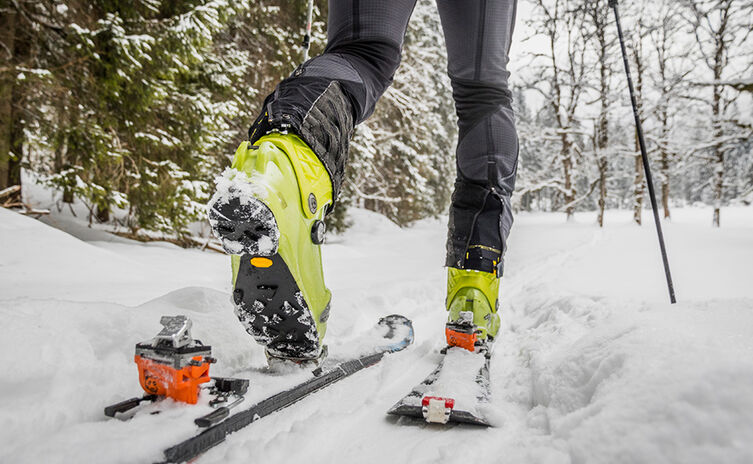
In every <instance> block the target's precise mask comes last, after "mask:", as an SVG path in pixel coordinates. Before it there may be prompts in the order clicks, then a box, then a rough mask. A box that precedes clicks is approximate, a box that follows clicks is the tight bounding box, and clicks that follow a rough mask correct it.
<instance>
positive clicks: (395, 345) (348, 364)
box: [162, 314, 413, 463]
mask: <svg viewBox="0 0 753 464" xmlns="http://www.w3.org/2000/svg"><path fill="white" fill-rule="evenodd" d="M378 326H380V327H383V328H385V329H386V331H385V334H384V336H383V340H384V341H386V342H387V343H386V344H384V345H379V346H377V347H376V348H375V349H374V350H372V351H371V353H369V354H365V355H363V356H358V357H354V358H353V359H349V360H344V361H341V362H339V363H337V364H336V365H334V366H333V367H329V368H325V369H321V368H319V369H316V370H315V371H314V372H313V375H314V377H313V378H311V379H309V380H307V381H305V382H303V383H300V384H298V385H296V386H294V387H292V388H289V389H287V390H285V391H282V392H280V393H277V394H275V395H273V396H270V397H268V398H266V399H264V400H261V401H259V402H258V403H256V404H254V405H252V406H250V407H249V408H247V409H244V410H242V411H240V412H236V413H235V414H232V415H230V416H229V417H227V418H226V419H224V420H223V421H222V422H220V423H218V424H215V425H212V426H211V427H208V428H206V429H204V430H203V431H202V432H200V433H198V434H197V435H194V436H193V437H191V438H189V439H187V440H184V441H183V442H181V443H178V444H177V445H175V446H171V447H170V448H167V449H166V450H165V451H164V458H165V459H164V461H162V462H164V463H180V462H185V461H188V460H190V459H193V458H195V457H197V456H199V455H200V454H202V453H204V452H206V451H207V450H209V449H210V448H212V447H214V446H216V445H218V444H220V443H222V442H223V441H224V440H225V437H226V436H227V435H229V434H231V433H233V432H236V431H238V430H240V429H242V428H244V427H246V426H248V425H249V424H251V423H253V422H256V421H258V420H259V419H261V418H263V417H265V416H268V415H270V414H272V413H274V412H276V411H279V410H281V409H284V408H286V407H288V406H290V405H292V404H294V403H296V402H298V401H300V400H301V399H303V398H305V397H306V396H308V395H310V394H312V393H314V392H317V391H319V390H321V389H323V388H325V387H328V386H329V385H332V384H334V383H336V382H337V381H339V380H342V379H344V378H346V377H349V376H351V375H353V374H354V373H356V372H358V371H360V370H362V369H364V368H367V367H370V366H373V365H375V364H377V363H378V362H379V361H381V360H382V358H383V357H384V355H385V354H387V353H393V352H397V351H401V350H403V349H405V348H406V347H407V346H408V345H410V344H411V343H412V342H413V325H412V323H411V321H410V320H409V319H407V318H405V317H403V316H400V315H396V314H393V315H391V316H386V317H384V318H382V319H380V320H379V323H378Z"/></svg>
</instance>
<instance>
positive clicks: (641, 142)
mask: <svg viewBox="0 0 753 464" xmlns="http://www.w3.org/2000/svg"><path fill="white" fill-rule="evenodd" d="M609 6H610V7H611V8H612V10H614V20H615V23H616V24H617V35H618V36H619V37H620V48H621V49H622V62H623V63H624V64H625V75H626V76H627V82H628V89H630V102H631V103H632V105H633V116H634V117H635V130H636V131H637V132H638V144H639V145H640V147H641V158H643V170H644V171H645V172H646V184H648V195H649V197H650V198H651V208H652V209H653V210H654V224H656V234H657V235H658V236H659V247H660V248H661V257H662V260H663V261H664V274H665V275H666V276H667V289H668V290H669V301H671V302H672V303H673V304H674V303H675V302H676V301H677V300H675V287H674V285H673V284H672V273H671V272H670V271H669V259H668V258H667V248H666V247H665V246H664V234H663V233H662V230H661V222H659V209H658V207H657V206H656V194H655V193H654V181H653V179H652V178H651V168H650V167H649V165H648V155H647V154H646V141H645V140H644V139H643V126H642V125H641V118H640V115H639V114H638V102H637V101H636V99H635V90H634V89H633V80H632V79H631V78H630V66H629V64H628V58H627V51H626V50H625V39H624V38H623V37H622V26H621V25H620V13H619V12H618V11H617V0H609Z"/></svg>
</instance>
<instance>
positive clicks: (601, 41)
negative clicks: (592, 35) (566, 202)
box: [589, 4, 611, 227]
mask: <svg viewBox="0 0 753 464" xmlns="http://www.w3.org/2000/svg"><path fill="white" fill-rule="evenodd" d="M589 12H590V15H591V18H592V19H593V22H594V26H595V28H596V39H597V41H598V46H599V49H598V51H597V53H598V56H599V100H600V102H601V108H600V111H599V119H598V121H597V124H596V136H595V142H596V143H595V145H596V152H597V153H598V154H597V157H596V164H597V167H598V170H599V215H598V222H599V227H604V210H605V209H606V205H607V170H608V168H609V163H608V160H607V156H606V154H605V151H606V149H607V146H608V145H609V132H608V131H609V77H610V75H611V68H610V66H609V63H608V62H607V59H608V54H609V53H608V50H607V37H606V25H607V16H606V15H607V14H608V9H607V8H606V5H601V4H599V5H598V7H596V8H590V9H589Z"/></svg>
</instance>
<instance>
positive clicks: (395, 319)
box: [379, 314, 414, 352]
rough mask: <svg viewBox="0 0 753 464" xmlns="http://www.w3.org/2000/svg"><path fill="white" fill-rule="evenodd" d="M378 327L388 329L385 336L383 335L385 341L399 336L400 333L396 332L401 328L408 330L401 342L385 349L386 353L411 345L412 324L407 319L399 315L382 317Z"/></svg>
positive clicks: (412, 335) (412, 336)
mask: <svg viewBox="0 0 753 464" xmlns="http://www.w3.org/2000/svg"><path fill="white" fill-rule="evenodd" d="M379 325H381V326H384V327H387V328H388V331H387V335H385V338H387V339H392V338H395V337H396V336H398V335H400V334H401V333H402V332H398V330H400V329H401V328H405V327H407V329H408V333H407V334H406V335H405V336H404V337H403V338H402V339H401V340H399V341H397V342H395V343H393V344H391V345H389V346H388V347H386V348H385V349H386V351H391V352H395V351H400V350H402V349H404V348H406V347H407V346H408V345H410V344H411V343H413V338H414V333H413V322H412V321H411V320H410V319H408V318H407V317H405V316H403V315H400V314H390V315H389V316H384V317H383V318H381V319H379ZM403 330H404V329H403Z"/></svg>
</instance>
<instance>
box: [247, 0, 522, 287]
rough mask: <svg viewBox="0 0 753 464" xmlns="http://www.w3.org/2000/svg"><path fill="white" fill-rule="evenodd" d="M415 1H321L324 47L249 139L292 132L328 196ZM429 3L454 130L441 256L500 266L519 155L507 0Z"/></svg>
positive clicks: (392, 65)
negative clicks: (320, 170)
mask: <svg viewBox="0 0 753 464" xmlns="http://www.w3.org/2000/svg"><path fill="white" fill-rule="evenodd" d="M415 3H416V0H329V17H328V43H327V47H326V49H325V51H324V53H323V54H322V55H320V56H317V57H314V58H312V59H310V60H309V61H307V62H306V63H304V64H302V65H301V66H299V67H298V68H297V69H296V70H295V71H294V72H293V74H291V75H290V77H288V78H287V79H285V80H284V81H282V82H281V83H280V84H279V85H278V86H277V88H276V89H275V91H274V92H273V93H272V94H270V95H269V96H268V97H267V99H266V101H265V104H264V108H263V111H262V114H261V115H260V116H259V118H257V120H256V121H255V123H254V125H253V126H252V127H251V129H250V130H249V135H250V139H251V141H252V142H253V141H255V140H257V139H258V138H260V137H261V136H263V135H264V134H265V133H267V132H268V131H269V130H272V129H278V130H290V131H293V132H294V133H296V134H298V135H299V136H300V137H301V138H302V139H303V140H304V141H305V142H306V143H307V144H308V145H309V146H310V147H311V148H312V150H313V151H314V152H315V153H316V154H317V156H318V157H319V158H320V159H321V160H322V162H323V164H324V165H325V167H326V168H327V170H328V172H329V174H330V177H331V179H332V183H333V186H334V191H335V196H337V194H338V193H339V190H340V186H341V184H342V180H343V173H344V169H345V163H346V161H347V154H348V141H349V139H350V137H351V136H352V133H353V129H354V126H355V125H356V124H358V123H360V122H362V121H364V120H365V119H366V118H368V117H369V116H370V115H371V114H372V112H373V111H374V106H375V105H376V102H377V100H378V99H379V98H380V97H381V95H382V94H383V93H384V91H385V90H386V89H387V87H388V86H389V85H390V84H391V83H392V79H393V76H394V74H395V71H396V70H397V67H398V65H399V63H400V53H401V48H402V45H403V37H404V35H405V30H406V28H407V25H408V20H409V19H410V16H411V13H412V11H413V8H414V6H415ZM437 6H438V9H439V14H440V17H441V20H442V28H443V30H444V35H445V42H446V44H447V54H448V70H447V71H448V73H449V76H450V80H451V82H452V91H453V97H454V99H455V108H456V112H457V116H458V129H459V137H458V146H457V150H456V157H457V178H456V181H455V191H454V193H453V195H452V203H451V206H450V219H449V231H448V237H447V260H446V265H447V266H452V267H457V268H466V269H477V270H482V271H486V272H497V273H498V274H501V271H502V256H503V254H504V250H505V241H506V239H507V236H508V234H509V232H510V227H511V226H512V212H511V208H510V196H511V195H512V192H513V189H514V184H515V174H516V170H517V159H518V139H517V134H516V131H515V123H514V115H513V111H512V98H511V92H510V90H509V88H508V78H509V75H510V73H509V72H508V71H507V62H508V53H509V49H510V41H511V38H512V31H513V26H514V23H515V9H516V0H437ZM437 71H438V72H439V70H437Z"/></svg>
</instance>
